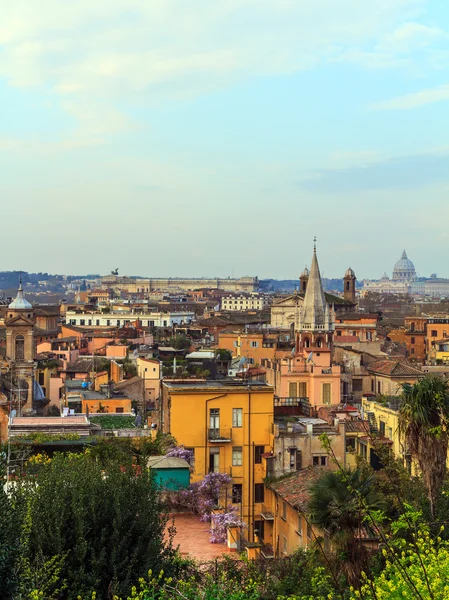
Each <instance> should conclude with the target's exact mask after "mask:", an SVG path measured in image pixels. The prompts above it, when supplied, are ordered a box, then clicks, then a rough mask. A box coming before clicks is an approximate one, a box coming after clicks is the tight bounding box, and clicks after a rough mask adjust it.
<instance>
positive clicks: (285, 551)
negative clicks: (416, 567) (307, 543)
mask: <svg viewBox="0 0 449 600" xmlns="http://www.w3.org/2000/svg"><path fill="white" fill-rule="evenodd" d="M282 552H283V553H284V554H287V538H286V537H285V535H283V536H282Z"/></svg>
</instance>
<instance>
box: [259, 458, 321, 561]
mask: <svg viewBox="0 0 449 600" xmlns="http://www.w3.org/2000/svg"><path fill="white" fill-rule="evenodd" d="M320 472H322V469H321V468H315V469H311V468H309V469H302V470H301V471H297V472H296V473H293V474H291V475H289V476H288V477H285V478H283V479H281V480H279V481H276V482H274V483H271V484H269V485H268V486H267V504H266V506H265V507H264V512H263V513H262V527H261V529H260V536H261V538H260V539H261V541H262V540H263V546H262V554H263V555H265V556H270V553H271V555H274V556H276V557H282V556H287V555H288V554H292V553H293V552H295V550H297V549H298V548H304V549H305V548H307V547H308V546H310V545H311V544H312V543H313V542H314V541H315V539H316V538H317V537H318V536H321V535H322V532H320V531H319V530H317V529H316V528H315V527H313V526H312V525H311V523H310V520H309V517H308V508H307V506H308V501H309V487H310V485H311V484H312V483H313V482H314V481H315V480H316V479H317V477H318V475H319V474H320Z"/></svg>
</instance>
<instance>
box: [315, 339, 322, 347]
mask: <svg viewBox="0 0 449 600" xmlns="http://www.w3.org/2000/svg"><path fill="white" fill-rule="evenodd" d="M316 345H317V348H321V338H318V339H317V341H316Z"/></svg>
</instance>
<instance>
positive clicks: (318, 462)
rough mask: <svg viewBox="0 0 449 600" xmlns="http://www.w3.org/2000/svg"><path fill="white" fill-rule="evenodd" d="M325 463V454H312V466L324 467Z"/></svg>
mask: <svg viewBox="0 0 449 600" xmlns="http://www.w3.org/2000/svg"><path fill="white" fill-rule="evenodd" d="M326 465H327V456H322V455H319V456H314V457H313V466H314V467H325V466H326Z"/></svg>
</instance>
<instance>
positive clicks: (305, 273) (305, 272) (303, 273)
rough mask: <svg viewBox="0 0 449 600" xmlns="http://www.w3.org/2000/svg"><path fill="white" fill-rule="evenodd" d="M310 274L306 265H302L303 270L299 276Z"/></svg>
mask: <svg viewBox="0 0 449 600" xmlns="http://www.w3.org/2000/svg"><path fill="white" fill-rule="evenodd" d="M309 275H310V271H309V269H308V268H307V267H304V271H303V272H302V273H301V275H300V277H308V276H309Z"/></svg>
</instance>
